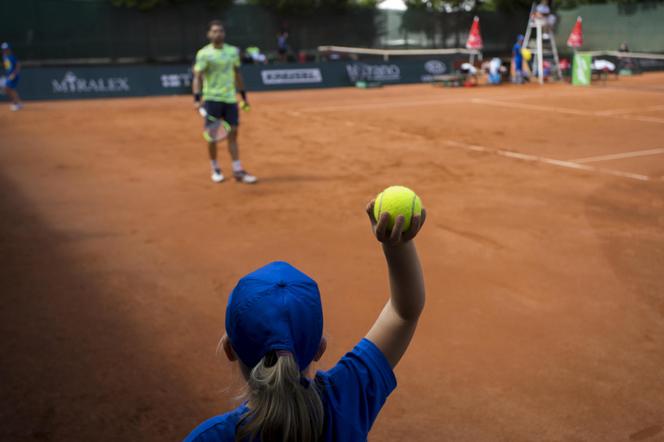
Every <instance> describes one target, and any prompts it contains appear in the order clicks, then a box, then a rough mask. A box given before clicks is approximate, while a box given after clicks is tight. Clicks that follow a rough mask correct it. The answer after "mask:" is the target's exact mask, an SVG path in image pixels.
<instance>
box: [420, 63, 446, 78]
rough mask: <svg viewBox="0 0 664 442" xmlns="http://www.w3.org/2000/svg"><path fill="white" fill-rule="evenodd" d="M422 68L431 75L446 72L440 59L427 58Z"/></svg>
mask: <svg viewBox="0 0 664 442" xmlns="http://www.w3.org/2000/svg"><path fill="white" fill-rule="evenodd" d="M424 70H425V71H427V72H428V73H430V74H431V75H442V74H444V73H445V72H447V66H445V63H443V62H442V61H440V60H429V61H427V62H426V63H424Z"/></svg>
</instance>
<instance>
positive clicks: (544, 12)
mask: <svg viewBox="0 0 664 442" xmlns="http://www.w3.org/2000/svg"><path fill="white" fill-rule="evenodd" d="M534 15H535V18H539V19H541V20H542V21H543V22H544V33H543V35H542V37H543V38H544V39H548V38H549V33H550V32H552V31H553V28H554V27H555V25H556V15H555V14H553V13H552V12H551V7H550V6H549V0H541V1H540V2H539V4H538V5H537V6H536V7H535V14H534Z"/></svg>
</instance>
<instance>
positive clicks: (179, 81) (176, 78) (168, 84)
mask: <svg viewBox="0 0 664 442" xmlns="http://www.w3.org/2000/svg"><path fill="white" fill-rule="evenodd" d="M190 86H191V74H189V73H184V74H164V75H162V76H161V87H163V88H181V87H190Z"/></svg>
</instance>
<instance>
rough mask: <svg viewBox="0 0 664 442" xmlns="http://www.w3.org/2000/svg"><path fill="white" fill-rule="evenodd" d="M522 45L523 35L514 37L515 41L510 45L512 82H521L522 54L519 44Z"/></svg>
mask: <svg viewBox="0 0 664 442" xmlns="http://www.w3.org/2000/svg"><path fill="white" fill-rule="evenodd" d="M522 45H523V35H521V34H519V35H518V36H517V37H516V43H514V46H513V47H512V82H513V83H517V84H521V83H523V54H522V53H521V46H522Z"/></svg>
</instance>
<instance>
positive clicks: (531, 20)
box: [523, 2, 563, 84]
mask: <svg viewBox="0 0 664 442" xmlns="http://www.w3.org/2000/svg"><path fill="white" fill-rule="evenodd" d="M536 8H537V2H533V5H532V6H531V7H530V15H529V16H528V28H527V29H526V35H525V36H524V38H523V47H524V48H528V49H530V50H531V52H532V53H533V54H534V55H535V57H536V60H537V76H538V79H539V82H540V84H543V83H544V55H545V54H552V55H553V66H552V67H553V69H555V72H556V74H557V77H558V80H562V78H563V73H562V71H561V70H560V59H559V58H558V48H557V47H556V37H555V35H554V34H553V29H552V28H551V27H550V26H549V24H548V23H547V22H546V20H545V19H543V18H538V17H535V9H536ZM533 29H534V30H535V47H534V48H529V47H528V44H529V42H530V37H531V35H530V34H531V32H532V30H533ZM544 29H546V32H547V34H548V36H549V38H548V41H549V44H550V46H551V49H549V50H547V52H545V49H544V41H545V39H544Z"/></svg>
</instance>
